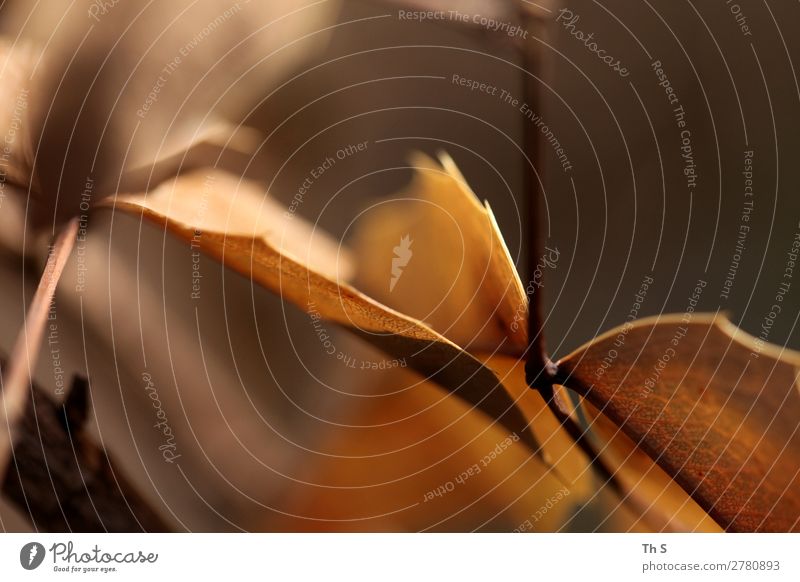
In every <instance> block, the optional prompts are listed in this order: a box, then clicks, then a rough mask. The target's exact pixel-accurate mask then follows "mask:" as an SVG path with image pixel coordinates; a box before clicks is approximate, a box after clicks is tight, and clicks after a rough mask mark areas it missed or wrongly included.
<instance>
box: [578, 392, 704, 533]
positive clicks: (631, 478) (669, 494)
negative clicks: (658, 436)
mask: <svg viewBox="0 0 800 582" xmlns="http://www.w3.org/2000/svg"><path fill="white" fill-rule="evenodd" d="M582 407H583V411H584V413H585V414H586V417H587V419H588V420H589V426H590V428H591V433H592V435H593V436H594V437H596V438H597V439H598V440H599V441H600V443H599V444H598V445H597V447H596V448H597V450H599V451H600V452H601V456H602V458H603V459H604V460H605V461H606V464H607V465H608V466H609V467H613V470H614V478H615V479H616V480H617V483H618V484H619V485H620V488H621V489H622V492H623V493H624V497H623V502H624V503H625V504H626V505H627V506H628V508H629V509H630V510H632V511H634V512H635V513H636V514H637V515H638V516H639V517H638V519H639V520H640V521H641V522H642V525H643V526H644V527H645V528H646V530H648V531H677V532H685V531H692V532H718V531H720V527H719V525H717V523H716V522H715V521H714V520H713V519H711V517H709V515H708V514H707V513H706V512H705V511H703V509H702V508H701V507H700V506H699V505H697V503H696V502H695V501H694V500H693V499H692V498H691V496H689V494H688V493H686V491H684V490H683V489H682V488H681V486H680V485H678V484H677V483H676V482H675V481H674V480H673V479H672V477H670V476H669V475H667V473H665V472H664V470H663V469H662V468H661V467H659V466H658V465H656V464H655V463H654V462H653V459H651V458H650V456H649V455H648V454H647V453H645V452H644V451H643V450H642V449H640V448H639V447H637V446H636V443H634V442H633V441H632V440H631V439H630V438H629V437H628V436H627V435H626V434H625V433H624V432H622V430H621V429H620V428H619V427H618V426H617V425H615V424H614V423H613V422H611V421H610V420H609V419H608V418H606V417H605V416H604V415H602V414H600V412H599V411H598V410H597V409H596V408H595V407H594V406H592V405H591V404H589V403H588V402H587V401H585V400H584V401H583V402H582ZM634 527H635V526H634Z"/></svg>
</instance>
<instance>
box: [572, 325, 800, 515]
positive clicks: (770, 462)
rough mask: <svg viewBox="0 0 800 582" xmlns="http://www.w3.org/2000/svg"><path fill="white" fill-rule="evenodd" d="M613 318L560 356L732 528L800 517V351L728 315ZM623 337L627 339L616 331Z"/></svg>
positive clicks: (593, 398)
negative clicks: (758, 335)
mask: <svg viewBox="0 0 800 582" xmlns="http://www.w3.org/2000/svg"><path fill="white" fill-rule="evenodd" d="M690 319H691V321H687V317H686V316H663V317H660V318H649V319H645V320H641V321H639V322H637V323H636V324H634V325H633V326H632V327H629V328H628V331H627V332H626V334H625V335H624V340H623V341H620V340H619V339H618V336H619V334H620V332H621V331H622V330H623V329H625V328H617V329H615V330H612V331H610V332H608V333H606V334H604V335H602V336H600V337H598V338H597V339H595V340H594V341H592V342H590V343H589V344H587V345H585V346H583V347H581V348H580V349H578V350H577V351H575V352H574V353H572V354H570V355H569V356H567V357H566V358H564V359H563V360H562V361H560V362H559V363H558V365H559V368H560V377H561V378H562V381H563V383H564V384H565V385H567V386H568V387H570V388H572V389H573V390H575V391H577V392H579V393H580V394H581V395H583V396H585V397H586V399H587V400H588V401H589V402H591V403H592V404H593V405H594V406H595V407H597V408H598V409H599V410H600V411H601V412H603V414H605V415H606V416H607V417H608V418H609V419H610V420H612V421H613V422H614V423H615V424H617V425H619V426H620V427H622V430H623V431H624V432H625V434H627V435H628V437H630V438H631V439H632V440H633V441H634V443H636V444H637V445H638V446H639V447H640V448H641V449H642V450H643V451H645V452H646V453H647V454H648V455H650V456H651V457H652V458H653V459H654V460H655V461H656V462H657V463H658V465H659V466H660V467H662V468H663V469H664V471H666V473H667V474H668V475H670V476H671V477H672V478H674V479H675V480H676V481H677V482H678V483H679V484H680V485H681V487H683V488H684V490H686V491H687V493H689V494H690V495H691V496H692V498H693V499H695V500H696V501H697V503H698V504H699V505H700V506H701V507H702V508H703V509H704V510H705V511H707V512H708V513H709V515H711V516H712V517H713V518H714V519H715V520H716V521H717V522H718V523H719V524H720V525H721V526H722V527H723V528H724V529H726V530H731V531H796V530H798V529H800V430H799V429H800V392H798V384H797V379H798V368H800V354H797V353H796V352H792V351H790V350H787V349H784V348H778V347H775V346H772V345H769V344H765V343H763V342H761V341H760V340H756V339H755V338H753V337H751V336H749V335H747V334H745V333H744V332H742V331H741V330H740V329H738V328H737V327H736V326H734V325H733V324H731V323H730V322H729V321H728V320H727V319H725V318H724V317H722V316H718V317H714V316H709V315H703V316H701V315H694V317H693V318H690ZM615 342H616V343H615Z"/></svg>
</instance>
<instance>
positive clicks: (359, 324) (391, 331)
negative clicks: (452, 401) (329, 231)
mask: <svg viewBox="0 0 800 582" xmlns="http://www.w3.org/2000/svg"><path fill="white" fill-rule="evenodd" d="M239 197H244V198H245V199H250V200H251V201H252V200H255V199H261V198H262V197H263V193H262V192H261V190H260V188H258V186H256V185H255V184H253V183H251V182H248V181H245V180H240V179H238V178H236V177H234V176H231V175H229V174H227V173H225V172H222V171H219V170H212V171H209V172H208V173H206V174H188V175H186V176H182V177H179V178H177V179H175V180H172V181H169V182H165V183H163V184H161V185H160V186H159V187H158V188H157V189H156V190H155V191H154V192H151V193H149V194H143V195H130V196H119V197H117V198H116V199H115V200H113V199H108V200H107V201H105V202H104V204H105V205H107V206H111V205H113V206H114V207H115V208H117V209H120V210H124V211H126V212H128V213H131V214H133V215H135V216H141V217H144V218H147V219H149V220H151V221H153V222H155V223H157V224H160V225H162V226H164V227H166V228H168V229H169V230H171V231H172V232H173V233H175V234H176V235H177V236H178V237H179V238H182V239H183V240H185V241H186V242H189V243H191V244H192V246H193V247H194V248H197V249H199V250H201V251H203V252H205V253H206V254H208V255H210V256H212V257H214V258H215V259H217V260H219V261H221V262H222V263H223V264H225V265H226V266H228V267H229V268H231V269H233V270H235V271H237V272H238V273H240V274H242V275H244V276H246V277H249V278H250V279H252V280H253V281H254V282H256V283H258V284H259V285H261V286H263V287H265V288H267V289H269V290H271V291H273V292H275V293H277V294H279V295H280V296H281V297H282V298H284V299H286V300H288V301H290V302H292V303H294V304H295V305H296V306H297V307H299V308H300V309H302V310H304V311H306V312H307V313H309V314H310V315H311V316H312V317H317V318H323V319H327V320H329V321H333V322H335V323H338V324H341V325H342V326H343V327H345V328H346V329H348V330H350V331H352V332H353V333H355V334H356V335H358V336H359V337H361V338H362V339H364V340H366V341H368V342H370V343H371V344H373V345H375V346H376V347H378V348H380V349H382V350H383V351H385V352H386V353H388V354H390V355H392V356H393V357H395V358H397V359H405V360H406V361H407V363H408V365H409V366H410V367H412V368H413V369H415V370H416V371H418V372H420V373H422V374H424V375H425V376H426V377H428V378H430V379H432V380H434V381H435V382H437V383H439V384H440V385H442V386H444V387H445V388H447V389H448V390H449V391H451V392H452V393H454V394H457V395H458V396H459V397H461V398H463V399H464V400H466V401H467V402H469V403H470V404H472V405H474V406H477V407H478V408H479V409H481V410H482V411H484V412H485V413H486V414H488V415H489V416H490V418H492V419H494V420H498V421H499V422H501V423H503V424H504V425H505V426H506V427H507V428H508V429H509V430H510V431H512V432H515V433H517V434H519V436H520V438H521V439H522V440H523V441H524V442H526V443H527V444H528V445H529V446H531V447H532V448H533V449H534V450H538V445H537V444H536V442H535V439H534V438H533V435H532V433H531V431H530V430H529V428H528V426H527V424H528V423H527V421H526V420H525V418H524V417H523V415H522V414H521V413H520V412H519V410H518V409H517V408H516V407H515V406H514V402H513V401H512V400H511V399H510V398H509V396H508V394H507V393H506V392H505V390H504V389H503V387H502V385H501V384H500V383H499V382H498V380H497V378H496V376H495V375H494V374H493V373H492V372H491V371H490V370H489V369H488V368H486V367H485V366H483V365H482V364H481V362H479V361H478V360H477V359H475V358H474V357H473V356H471V355H470V354H468V353H467V352H465V351H464V350H462V349H461V348H460V347H459V346H457V345H456V344H454V343H453V342H451V341H449V340H448V339H446V338H445V337H443V336H441V335H440V334H438V333H436V332H435V331H433V330H432V329H430V328H429V327H428V326H426V325H425V324H423V323H422V322H420V321H418V320H415V319H414V318H412V317H408V316H405V315H403V314H401V313H398V312H397V311H394V310H393V309H390V308H388V307H386V306H385V305H382V304H381V303H378V302H377V301H375V300H373V299H371V298H369V297H367V296H366V295H364V294H362V293H361V292H359V291H357V290H356V289H354V288H352V287H350V286H349V285H347V284H345V283H343V282H341V277H339V278H338V279H336V278H334V277H335V275H334V274H333V273H331V274H330V275H326V274H324V269H325V268H326V264H327V268H328V271H329V272H330V265H331V264H334V265H337V266H338V261H337V262H336V263H331V262H330V261H327V262H326V261H325V260H323V261H321V262H320V261H319V259H318V257H317V252H316V250H313V249H312V245H313V244H315V243H314V241H315V240H317V239H318V237H320V236H321V235H320V234H319V233H318V232H317V231H313V230H312V231H311V232H312V235H313V237H312V239H311V240H308V241H306V242H300V243H299V244H298V243H297V240H296V239H294V238H293V235H287V234H286V232H287V230H288V231H292V230H295V233H296V226H294V223H295V222H296V221H300V218H299V217H296V216H292V217H291V218H288V219H284V222H283V224H281V225H280V226H279V224H280V222H278V223H275V222H271V219H269V218H265V217H263V216H262V215H261V213H259V214H258V215H257V216H258V218H256V219H253V218H252V217H251V216H250V215H249V213H248V212H247V210H246V209H247V208H248V206H247V205H245V206H240V204H239V202H238V201H237V199H238V198H239ZM204 207H206V208H208V209H212V208H213V209H214V211H213V212H211V211H208V212H206V211H203V208H204ZM226 209H227V212H226V211H225V210H226ZM234 209H236V210H234ZM234 212H236V213H237V215H236V220H233V219H231V216H232V215H233V213H234ZM239 212H241V213H242V215H239V214H238V213H239ZM260 212H264V209H263V208H262V209H261V211H260ZM267 214H271V213H270V212H267ZM280 216H283V214H281V215H280ZM187 217H189V219H188V220H187ZM198 217H199V218H198ZM273 218H274V217H273ZM287 222H288V226H287ZM288 241H294V243H293V244H292V245H291V246H287V242H288ZM315 261H317V262H315Z"/></svg>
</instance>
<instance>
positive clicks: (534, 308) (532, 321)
mask: <svg viewBox="0 0 800 582" xmlns="http://www.w3.org/2000/svg"><path fill="white" fill-rule="evenodd" d="M519 15H520V22H521V23H522V25H523V26H524V27H525V29H527V30H529V31H530V30H534V29H535V27H538V26H540V25H541V22H540V21H539V20H538V19H537V18H535V17H534V16H532V15H531V13H530V12H529V11H528V10H526V8H525V5H524V4H522V3H520V8H519ZM519 47H520V49H519V50H520V57H521V59H520V60H521V66H522V68H523V71H522V96H523V99H524V101H525V103H527V104H528V106H529V107H530V108H531V109H532V110H534V111H538V110H539V108H540V107H541V100H540V95H539V82H538V80H537V79H536V77H534V76H533V74H534V73H536V72H537V71H539V69H540V67H541V59H540V54H539V50H538V47H537V46H536V45H535V44H534V43H533V41H528V42H523V43H521V44H520V45H519ZM522 148H523V151H524V153H525V158H524V159H523V205H524V208H525V219H526V224H527V230H526V237H527V241H526V243H527V244H526V250H527V262H528V265H527V266H528V268H527V270H526V272H527V276H528V279H529V280H530V278H532V277H533V274H534V273H535V272H536V267H537V263H538V262H539V256H540V255H541V253H542V236H541V232H540V228H539V198H540V197H541V195H542V194H541V181H540V180H541V168H539V169H538V170H537V167H536V164H537V163H538V162H539V156H540V153H541V152H540V141H539V132H537V131H536V128H535V126H534V124H533V123H530V122H528V120H527V119H523V129H522ZM525 290H526V293H527V296H528V349H527V350H526V355H527V358H526V363H525V376H526V380H527V382H528V385H529V386H530V387H532V388H534V387H536V386H539V385H547V384H548V383H549V381H550V378H552V377H553V375H554V374H555V372H556V370H555V366H554V364H553V363H552V362H551V361H550V358H549V357H548V356H547V350H546V347H545V342H544V327H543V318H542V302H541V289H537V288H536V287H535V286H534V285H530V284H528V285H526V289H525Z"/></svg>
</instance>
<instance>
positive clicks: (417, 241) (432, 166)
mask: <svg viewBox="0 0 800 582" xmlns="http://www.w3.org/2000/svg"><path fill="white" fill-rule="evenodd" d="M440 161H441V163H437V162H436V161H434V160H432V159H431V158H429V157H428V156H426V155H424V154H420V153H418V154H416V155H414V156H413V158H412V160H411V166H412V167H413V168H414V170H415V174H414V179H413V181H412V183H411V184H410V185H409V186H408V188H407V189H406V190H405V191H404V192H401V193H399V194H397V195H395V196H392V197H391V198H389V199H387V200H384V201H382V202H379V203H378V204H376V205H375V206H373V207H371V208H369V209H367V210H366V211H365V212H364V214H363V218H362V219H361V220H360V221H359V223H358V224H357V227H356V235H355V238H354V243H353V249H354V252H355V254H356V257H357V261H356V262H357V264H358V274H357V285H358V286H359V287H360V288H362V289H364V290H365V291H366V292H367V293H369V294H370V295H371V296H372V297H375V298H376V299H378V300H380V301H382V302H384V303H385V304H386V305H389V306H390V307H392V308H394V309H397V310H398V311H401V312H403V313H406V314H408V315H410V316H412V317H416V318H418V319H420V320H422V321H424V322H426V323H427V324H428V325H430V326H431V327H432V328H433V329H435V330H437V331H438V332H439V333H441V334H442V335H444V336H445V337H447V338H449V339H451V340H452V341H454V342H456V343H458V344H459V345H461V346H464V347H466V348H467V349H469V350H470V351H478V350H480V351H488V352H492V351H494V350H495V349H499V350H500V351H502V352H504V353H522V352H524V350H525V348H526V347H527V329H526V325H527V317H528V301H527V298H526V297H525V290H524V288H523V286H522V282H521V281H520V279H519V275H518V274H517V270H516V267H515V266H514V263H513V261H512V260H511V256H510V255H509V252H508V248H507V247H506V244H505V241H504V240H503V237H502V235H501V234H500V230H499V228H498V226H497V222H496V221H495V219H494V216H493V214H492V211H491V209H490V208H489V206H488V204H481V203H480V202H479V201H478V198H477V196H476V195H475V194H474V193H473V192H472V190H471V189H470V188H469V186H468V185H467V183H466V180H465V179H464V177H463V176H462V175H461V172H459V170H458V168H457V167H456V165H455V163H454V162H453V160H452V159H451V158H450V157H449V156H447V155H446V154H441V155H440ZM402 241H410V244H407V246H408V248H409V251H410V254H408V255H407V256H406V258H407V260H406V261H405V264H400V265H396V262H397V259H398V258H402V257H401V256H400V255H399V252H400V251H398V249H397V247H398V246H403V243H402ZM395 266H399V267H400V269H395V268H394V267H395Z"/></svg>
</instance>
